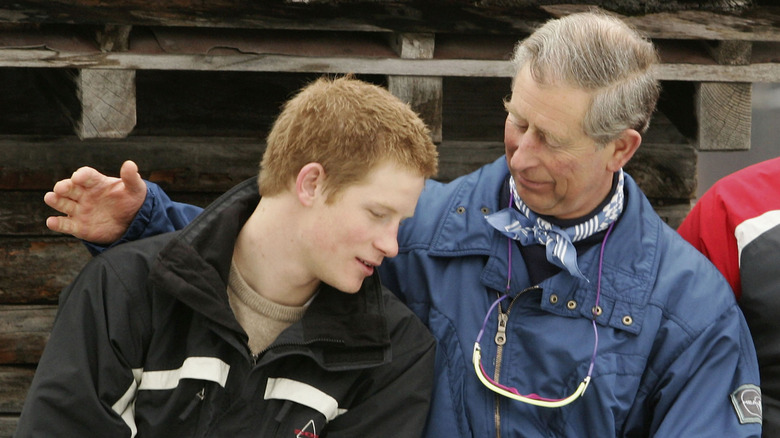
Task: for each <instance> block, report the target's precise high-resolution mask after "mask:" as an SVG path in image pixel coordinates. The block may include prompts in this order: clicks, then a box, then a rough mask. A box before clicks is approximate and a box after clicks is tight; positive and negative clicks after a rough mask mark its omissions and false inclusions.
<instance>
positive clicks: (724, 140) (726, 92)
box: [696, 82, 752, 151]
mask: <svg viewBox="0 0 780 438" xmlns="http://www.w3.org/2000/svg"><path fill="white" fill-rule="evenodd" d="M751 99H752V84H749V83H728V84H727V83H713V82H702V83H700V84H698V85H697V89H696V118H697V120H698V127H699V129H698V137H697V138H698V148H699V150H701V151H713V150H720V151H723V150H748V149H750V126H751V120H752V105H751Z"/></svg>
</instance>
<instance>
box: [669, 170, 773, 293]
mask: <svg viewBox="0 0 780 438" xmlns="http://www.w3.org/2000/svg"><path fill="white" fill-rule="evenodd" d="M778 209H780V157H778V158H774V159H771V160H767V161H763V162H761V163H758V164H754V165H752V166H748V167H746V168H744V169H742V170H739V171H737V172H735V173H733V174H731V175H728V176H726V177H724V178H723V179H721V180H720V181H718V182H716V183H715V184H714V185H713V186H712V187H711V188H710V189H709V190H708V191H707V192H706V193H705V194H704V195H703V196H702V197H701V199H699V200H698V201H697V202H696V205H694V207H693V209H691V212H690V213H689V214H688V217H686V218H685V220H684V221H683V223H682V224H680V227H679V228H678V230H677V231H678V232H679V233H680V235H682V237H683V238H685V240H687V241H688V242H690V243H691V244H692V245H693V246H695V247H696V248H697V249H698V250H699V251H701V252H702V253H703V254H704V255H705V256H707V258H709V259H710V261H712V263H713V264H714V265H715V266H716V267H717V268H718V270H719V271H720V272H721V273H722V274H723V276H724V277H726V280H728V282H729V284H730V285H731V288H732V289H733V290H734V294H735V295H736V297H737V299H739V298H740V297H741V296H742V286H741V282H740V273H739V248H738V246H737V239H736V237H735V235H734V230H735V229H736V227H737V226H738V225H739V224H741V223H742V222H744V221H745V220H747V219H752V218H754V217H756V216H760V215H761V214H763V213H765V212H767V211H770V210H778Z"/></svg>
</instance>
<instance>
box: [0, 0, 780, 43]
mask: <svg viewBox="0 0 780 438" xmlns="http://www.w3.org/2000/svg"><path fill="white" fill-rule="evenodd" d="M549 3H553V2H549V1H548V2H542V1H533V0H514V1H513V0H504V1H482V2H474V1H471V0H441V1H426V0H406V1H403V2H399V1H377V0H364V1H346V2H344V1H331V2H323V1H306V2H302V1H296V2H247V1H242V0H217V1H209V2H202V1H192V0H176V1H166V2H150V1H148V0H124V1H112V2H110V3H107V2H104V1H98V0H76V1H68V2H61V1H60V2H52V1H48V0H21V1H14V2H7V3H6V4H4V5H2V6H0V21H8V22H17V23H30V22H31V23H76V24H103V23H116V24H126V25H145V26H186V27H193V26H198V27H230V28H268V29H322V30H353V31H384V32H392V31H404V32H415V31H417V32H450V33H453V32H465V33H477V32H486V33H528V32H530V31H531V29H533V28H535V27H536V26H537V25H538V24H539V23H541V22H543V21H545V20H546V19H548V18H549V17H551V16H555V15H561V14H568V13H571V12H573V11H576V10H581V9H582V8H585V7H587V8H593V7H597V6H601V7H602V8H604V9H613V10H616V11H619V12H621V13H623V14H626V15H638V16H637V17H632V18H635V20H636V21H637V22H638V24H639V25H640V28H641V29H642V30H645V31H647V32H648V33H650V35H651V36H652V37H654V38H669V37H675V38H676V37H678V36H681V37H685V38H692V37H693V38H696V37H698V38H703V39H750V38H756V37H761V36H762V35H763V34H764V33H770V34H772V32H774V33H776V28H773V26H776V23H777V20H776V18H775V20H774V21H773V16H774V17H776V16H777V12H776V9H773V8H772V7H771V6H767V7H751V6H753V4H754V3H755V2H750V1H748V0H710V1H699V2H688V1H686V2H681V1H677V2H664V1H657V0H647V1H615V0H592V1H589V2H588V4H587V5H549ZM695 9H698V10H695ZM644 22H647V24H645V25H643V26H642V24H643V23H644Z"/></svg>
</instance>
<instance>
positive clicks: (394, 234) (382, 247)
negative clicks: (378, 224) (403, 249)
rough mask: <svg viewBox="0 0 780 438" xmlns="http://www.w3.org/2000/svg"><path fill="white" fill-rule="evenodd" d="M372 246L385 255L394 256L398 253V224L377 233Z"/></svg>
mask: <svg viewBox="0 0 780 438" xmlns="http://www.w3.org/2000/svg"><path fill="white" fill-rule="evenodd" d="M374 246H375V247H376V248H377V249H378V250H379V251H381V252H382V254H383V255H384V256H385V257H395V256H397V255H398V226H397V225H396V226H394V227H392V229H390V230H387V231H385V232H383V233H382V234H380V235H379V237H378V238H377V239H376V240H375V241H374Z"/></svg>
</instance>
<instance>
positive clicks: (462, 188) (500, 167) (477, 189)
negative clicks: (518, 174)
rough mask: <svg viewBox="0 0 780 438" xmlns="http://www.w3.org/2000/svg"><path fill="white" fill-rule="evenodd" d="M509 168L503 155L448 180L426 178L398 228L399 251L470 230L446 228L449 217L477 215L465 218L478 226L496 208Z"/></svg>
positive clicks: (450, 218) (478, 227) (469, 230)
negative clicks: (409, 213)
mask: <svg viewBox="0 0 780 438" xmlns="http://www.w3.org/2000/svg"><path fill="white" fill-rule="evenodd" d="M508 174H509V171H508V169H507V165H506V159H505V158H504V157H501V158H498V159H497V160H495V161H494V162H492V163H490V164H486V165H484V166H482V167H481V168H479V169H478V170H476V171H474V172H472V173H469V174H467V175H463V176H461V177H459V178H457V179H455V180H453V181H451V182H448V183H441V182H438V181H433V180H429V181H428V182H427V183H426V185H425V189H424V190H423V192H422V194H421V195H420V199H419V201H418V202H417V208H416V209H415V213H414V216H413V217H412V218H410V219H408V220H406V221H404V223H403V225H402V226H401V228H400V229H399V235H398V241H399V246H400V247H401V251H404V249H409V248H413V247H416V246H419V245H427V244H429V243H430V242H431V241H432V240H433V239H434V238H436V236H438V235H439V234H441V233H446V234H447V236H450V235H451V234H452V233H453V232H456V231H457V232H458V233H459V234H461V235H463V234H464V233H469V232H471V231H473V230H472V229H469V228H468V227H467V228H463V227H462V226H459V227H456V228H457V230H454V229H450V227H449V226H448V224H450V223H451V222H449V221H451V220H452V217H453V216H454V217H458V218H472V217H473V218H477V219H479V220H475V221H467V222H469V223H471V224H472V225H474V226H476V227H477V230H479V229H481V228H482V227H481V225H482V223H481V220H482V218H483V216H484V215H485V214H486V213H485V212H486V211H487V212H492V211H496V210H497V209H498V208H499V206H498V196H499V192H500V189H501V185H502V184H503V182H504V180H505V179H506V177H507V175H508Z"/></svg>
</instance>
